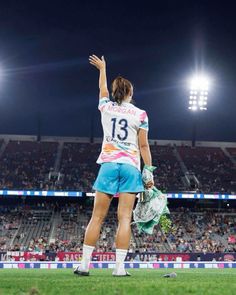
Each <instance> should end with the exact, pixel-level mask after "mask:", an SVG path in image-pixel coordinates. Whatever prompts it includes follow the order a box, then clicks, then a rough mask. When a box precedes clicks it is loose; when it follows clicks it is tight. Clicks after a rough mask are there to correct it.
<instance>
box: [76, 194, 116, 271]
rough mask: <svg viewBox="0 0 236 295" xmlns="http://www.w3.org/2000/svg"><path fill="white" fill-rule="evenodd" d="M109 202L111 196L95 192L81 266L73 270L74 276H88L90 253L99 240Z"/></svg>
mask: <svg viewBox="0 0 236 295" xmlns="http://www.w3.org/2000/svg"><path fill="white" fill-rule="evenodd" d="M111 200H112V196H111V195H108V194H105V193H101V192H98V191H97V192H96V196H95V199H94V206H93V213H92V217H91V219H90V222H89V224H88V226H87V228H86V232H85V238H84V244H83V257H82V260H81V266H80V267H79V269H78V268H77V269H75V270H74V273H75V274H84V275H88V272H89V263H90V260H91V256H92V252H93V250H94V247H95V245H96V242H97V240H98V238H99V234H100V230H101V226H102V222H103V220H104V218H105V217H106V215H107V212H108V209H109V206H110V203H111Z"/></svg>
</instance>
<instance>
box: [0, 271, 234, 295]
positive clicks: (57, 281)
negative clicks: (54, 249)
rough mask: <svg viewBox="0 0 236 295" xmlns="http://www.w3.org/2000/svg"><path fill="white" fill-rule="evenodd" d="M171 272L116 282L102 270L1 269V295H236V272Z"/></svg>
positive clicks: (149, 273) (144, 273)
mask: <svg viewBox="0 0 236 295" xmlns="http://www.w3.org/2000/svg"><path fill="white" fill-rule="evenodd" d="M172 271H173V270H169V271H168V270H167V271H166V270H152V269H145V270H130V273H131V274H132V277H124V278H116V277H112V276H111V272H112V271H111V270H103V269H99V270H91V272H90V274H91V275H90V276H89V277H78V276H75V275H73V274H72V270H68V269H65V270H44V269H43V270H40V269H38V270H37V269H29V270H22V269H19V270H18V269H8V270H5V269H1V270H0V294H1V295H8V294H17V295H18V294H20V295H23V294H24V295H26V294H32V295H33V294H34V295H36V294H45V295H47V294H55V295H56V294H57V295H61V294H63V295H67V294H68V295H69V294H79V295H83V294H86V295H90V294H91V295H93V294H106V295H110V294H114V295H125V294H135V295H139V294H142V295H147V294H150V295H162V294H165V295H167V294H168V295H169V294H170V295H171V294H175V295H180V294H181V295H184V294H201V295H219V294H222V295H228V294H232V295H233V294H236V269H179V270H175V272H176V273H177V278H163V277H162V275H163V274H165V273H166V272H172Z"/></svg>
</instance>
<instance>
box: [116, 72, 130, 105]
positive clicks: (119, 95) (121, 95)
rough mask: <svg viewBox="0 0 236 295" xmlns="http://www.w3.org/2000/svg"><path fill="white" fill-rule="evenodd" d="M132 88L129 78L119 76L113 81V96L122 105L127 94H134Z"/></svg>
mask: <svg viewBox="0 0 236 295" xmlns="http://www.w3.org/2000/svg"><path fill="white" fill-rule="evenodd" d="M132 89H133V86H132V84H131V82H130V81H129V80H127V79H125V78H123V77H121V76H118V77H117V78H116V79H115V80H114V81H113V83H112V96H113V98H114V100H115V102H116V103H117V104H118V105H121V103H122V101H123V100H124V99H125V98H127V96H129V95H132Z"/></svg>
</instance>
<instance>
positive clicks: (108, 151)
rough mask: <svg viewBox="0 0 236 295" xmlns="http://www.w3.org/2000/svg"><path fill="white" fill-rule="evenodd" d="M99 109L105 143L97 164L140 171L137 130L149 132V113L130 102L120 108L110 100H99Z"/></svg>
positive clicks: (124, 103) (105, 98)
mask: <svg viewBox="0 0 236 295" xmlns="http://www.w3.org/2000/svg"><path fill="white" fill-rule="evenodd" d="M98 109H99V110H100V111H101V121H102V127H103V143H102V151H101V153H100V155H99V158H98V160H97V163H98V164H101V163H105V162H115V163H126V164H130V165H133V166H135V167H136V168H137V169H139V170H140V151H139V145H138V130H139V128H142V129H145V130H147V131H148V117H147V114H146V112H145V111H144V110H141V109H139V108H137V107H136V106H134V105H133V104H131V103H128V102H123V103H122V104H121V105H118V104H117V103H116V102H112V101H110V100H109V98H107V97H104V98H101V99H100V100H99V105H98Z"/></svg>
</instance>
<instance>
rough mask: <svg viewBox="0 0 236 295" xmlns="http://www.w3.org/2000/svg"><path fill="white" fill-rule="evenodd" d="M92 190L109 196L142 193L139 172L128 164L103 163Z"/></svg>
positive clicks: (142, 187) (142, 188)
mask: <svg viewBox="0 0 236 295" xmlns="http://www.w3.org/2000/svg"><path fill="white" fill-rule="evenodd" d="M93 189H94V190H96V191H99V192H102V193H106V194H109V195H115V194H117V193H135V194H137V193H140V192H143V191H144V186H143V182H142V176H141V173H140V171H139V170H138V169H137V168H135V167H134V166H132V165H130V164H120V163H112V162H108V163H103V164H102V165H101V167H100V170H99V173H98V176H97V179H96V181H95V183H94V186H93Z"/></svg>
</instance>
